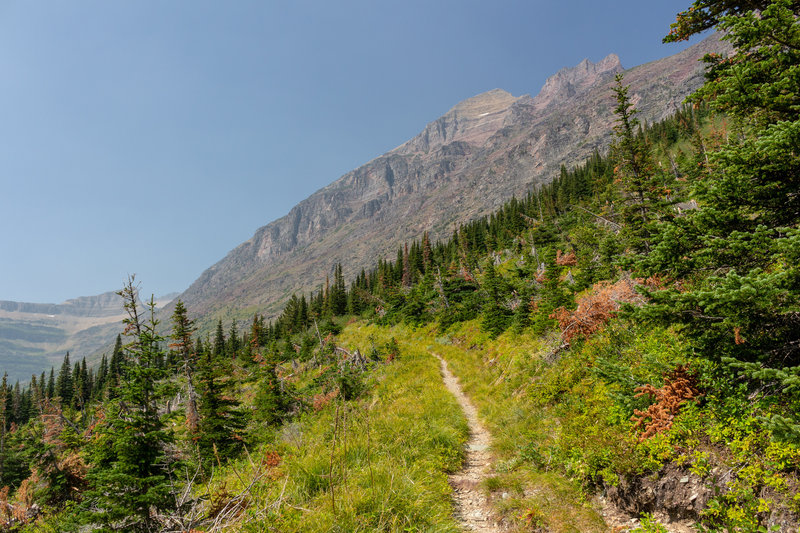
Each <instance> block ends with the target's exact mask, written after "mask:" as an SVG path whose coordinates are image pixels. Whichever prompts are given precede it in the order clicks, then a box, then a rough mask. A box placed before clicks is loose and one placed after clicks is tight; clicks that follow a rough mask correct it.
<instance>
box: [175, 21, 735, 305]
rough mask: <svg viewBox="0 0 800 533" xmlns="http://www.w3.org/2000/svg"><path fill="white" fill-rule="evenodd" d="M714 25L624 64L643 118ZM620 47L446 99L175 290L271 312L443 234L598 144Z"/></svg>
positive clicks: (666, 106)
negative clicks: (388, 146)
mask: <svg viewBox="0 0 800 533" xmlns="http://www.w3.org/2000/svg"><path fill="white" fill-rule="evenodd" d="M721 50H724V45H723V44H722V43H720V42H719V39H718V37H717V36H712V37H709V38H708V39H706V40H705V41H703V42H701V43H698V44H696V45H694V46H693V47H690V48H688V49H686V50H685V51H683V52H681V53H678V54H676V55H674V56H671V57H668V58H665V59H662V60H659V61H655V62H652V63H648V64H645V65H641V66H639V67H635V68H633V69H630V70H628V71H625V83H626V84H629V85H631V90H630V93H629V94H630V95H631V97H632V99H633V101H634V103H635V104H636V106H637V108H638V109H639V110H640V112H641V118H642V119H645V120H648V121H655V120H660V119H663V118H665V117H667V116H669V115H670V114H671V113H673V112H674V111H675V110H676V109H677V108H678V107H679V106H680V105H681V102H682V101H683V99H684V98H685V97H686V96H687V95H688V94H689V93H691V92H692V91H693V90H694V89H696V88H697V87H698V86H699V85H700V84H701V83H702V80H703V65H702V63H701V62H699V60H700V58H702V57H703V56H704V55H705V54H706V53H709V52H712V51H721ZM622 70H623V69H622V66H621V65H620V62H619V58H618V57H617V56H616V55H613V54H612V55H609V56H608V57H606V58H605V59H603V60H602V61H600V62H598V63H592V62H590V61H588V60H584V61H582V62H581V63H580V64H578V65H577V66H575V67H572V68H568V69H563V70H561V71H559V72H558V73H556V74H555V75H554V76H552V77H551V78H549V79H548V80H547V82H546V83H545V85H544V87H543V88H542V90H541V92H540V93H539V94H538V95H537V96H536V97H534V98H531V97H530V96H520V97H514V96H512V95H511V94H509V93H507V92H505V91H503V90H500V89H495V90H492V91H489V92H487V93H484V94H480V95H478V96H475V97H473V98H470V99H468V100H466V101H464V102H461V103H460V104H458V105H456V106H455V107H454V108H452V109H451V110H450V111H448V112H447V113H446V114H445V115H443V116H442V117H441V118H439V119H437V120H435V121H434V122H431V123H430V124H428V125H427V126H426V127H425V129H424V130H423V131H422V132H421V133H420V134H419V135H417V136H416V137H414V138H413V139H411V140H409V141H408V142H406V143H405V144H403V145H401V146H399V147H397V148H396V149H394V150H392V151H390V152H388V153H386V154H384V155H382V156H380V157H378V158H376V159H374V160H372V161H370V162H368V163H366V164H365V165H363V166H362V167H360V168H358V169H356V170H353V171H351V172H348V173H347V174H345V175H344V176H342V177H341V178H339V179H338V180H336V181H334V182H333V183H331V184H330V185H328V186H327V187H325V188H323V189H321V190H319V191H317V192H316V193H314V194H313V195H311V196H310V197H309V198H307V199H306V200H303V201H302V202H300V203H299V204H298V205H296V206H295V207H294V208H293V209H292V210H291V211H290V212H289V214H288V215H286V216H285V217H283V218H280V219H278V220H276V221H274V222H271V223H269V224H268V225H266V226H264V227H262V228H259V229H258V230H257V231H256V232H255V235H254V236H253V237H252V238H251V239H250V240H248V241H247V242H244V243H242V244H241V245H240V246H238V247H237V248H235V249H234V250H232V251H231V252H230V253H229V254H228V255H227V256H226V257H225V258H224V259H222V260H221V261H219V262H218V263H217V264H215V265H214V266H212V267H211V268H209V269H208V270H206V271H205V272H204V273H203V274H202V275H201V276H200V278H199V279H198V280H197V281H195V282H194V283H193V284H192V285H191V287H189V289H188V290H187V291H186V292H185V293H184V294H183V295H181V299H182V300H183V301H184V302H185V303H186V304H187V306H188V307H189V309H190V311H192V312H193V314H196V315H204V316H205V317H206V320H208V321H215V320H216V318H217V317H224V318H226V320H227V319H229V317H230V316H235V317H238V318H244V317H245V316H246V315H247V314H250V313H253V312H255V311H258V312H261V313H265V314H267V315H268V316H271V315H274V314H276V313H277V312H278V311H279V310H280V308H281V307H282V305H283V303H284V302H285V301H286V299H287V298H288V297H290V296H291V294H292V293H293V292H299V291H308V290H310V289H317V288H319V287H320V285H321V284H322V283H324V280H325V277H326V275H328V274H330V273H331V272H332V269H333V266H334V265H335V264H336V263H337V262H341V263H342V264H343V267H344V273H345V276H346V277H350V276H353V275H354V274H355V273H357V272H358V271H359V270H360V269H361V268H370V267H372V266H373V265H375V264H376V262H377V260H378V258H379V257H388V256H392V254H393V253H394V252H395V251H396V249H397V247H398V246H400V245H401V244H402V243H403V241H406V240H411V239H415V238H420V236H421V235H422V232H423V231H428V232H430V234H431V236H432V237H433V238H434V239H436V238H444V237H447V236H449V235H450V234H451V233H452V230H453V228H454V226H455V225H458V224H460V223H463V222H466V221H468V220H470V219H473V218H475V217H479V216H482V215H485V214H488V213H491V212H492V211H493V210H495V209H496V208H497V207H498V206H500V205H501V204H502V202H504V201H506V200H508V199H509V198H511V196H512V195H517V196H520V195H524V194H526V193H527V192H528V191H530V190H531V189H533V188H536V187H538V186H540V185H541V184H543V183H547V182H549V181H551V180H552V179H553V178H554V177H555V176H556V175H557V174H558V171H559V168H560V166H561V165H562V164H564V165H566V166H567V167H569V166H571V165H573V164H576V163H579V162H582V161H583V160H584V159H585V158H586V157H588V156H589V155H590V154H591V153H592V151H593V150H595V149H600V150H604V149H605V148H606V147H607V145H608V143H609V141H610V140H611V136H612V126H613V123H614V115H613V109H614V107H615V101H614V95H613V92H612V90H611V88H612V86H613V83H614V82H613V78H614V75H615V74H616V73H618V72H621V71H622Z"/></svg>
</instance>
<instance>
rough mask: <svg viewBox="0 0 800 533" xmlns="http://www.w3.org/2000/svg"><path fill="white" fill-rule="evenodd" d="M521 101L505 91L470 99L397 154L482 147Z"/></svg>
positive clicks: (437, 120) (488, 92)
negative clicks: (460, 144)
mask: <svg viewBox="0 0 800 533" xmlns="http://www.w3.org/2000/svg"><path fill="white" fill-rule="evenodd" d="M519 99H520V97H516V96H513V95H512V94H510V93H508V92H506V91H504V90H502V89H492V90H491V91H487V92H485V93H481V94H478V95H476V96H473V97H470V98H467V99H466V100H464V101H462V102H460V103H459V104H457V105H456V106H455V107H453V108H452V109H450V111H448V112H447V113H445V114H444V115H442V116H441V117H439V118H438V119H436V120H435V121H434V122H431V123H430V124H428V125H427V126H426V127H425V129H424V130H422V133H420V134H419V135H417V136H416V137H414V138H413V139H411V140H410V141H408V142H407V143H405V144H403V145H401V146H399V147H398V148H395V150H394V151H393V152H394V153H398V154H411V153H420V152H422V153H427V152H430V151H432V150H436V149H438V148H440V147H442V146H444V145H447V144H451V143H454V142H456V141H460V142H466V143H469V144H472V145H476V146H479V145H481V144H483V143H484V142H485V141H486V140H487V139H488V138H489V137H491V136H492V135H493V134H494V133H495V132H496V131H497V130H499V129H500V128H502V127H503V126H505V125H506V122H507V118H508V115H509V114H510V110H511V107H512V105H513V104H514V103H515V102H517V101H518V100H519Z"/></svg>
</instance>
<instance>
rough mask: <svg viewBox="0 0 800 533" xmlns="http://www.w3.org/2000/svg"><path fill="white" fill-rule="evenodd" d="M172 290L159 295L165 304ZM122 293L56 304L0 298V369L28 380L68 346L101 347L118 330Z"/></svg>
mask: <svg viewBox="0 0 800 533" xmlns="http://www.w3.org/2000/svg"><path fill="white" fill-rule="evenodd" d="M175 296H176V294H171V295H166V296H164V297H162V298H159V300H158V305H159V306H164V305H166V304H167V303H169V301H170V300H171V299H172V298H173V297H175ZM123 318H124V311H123V308H122V299H121V298H120V297H119V296H118V295H117V294H116V293H115V292H106V293H103V294H100V295H97V296H84V297H80V298H75V299H71V300H67V301H65V302H63V303H61V304H40V303H24V302H12V301H0V371H5V372H7V373H8V378H9V380H10V381H11V382H12V383H13V382H14V381H16V380H20V381H27V380H29V379H30V377H31V375H32V374H37V375H38V374H39V373H41V372H42V370H43V369H46V368H49V367H50V366H51V365H54V366H58V365H60V364H61V360H62V358H63V357H64V354H65V353H66V352H67V351H69V352H71V353H72V354H74V356H75V357H78V358H80V357H86V356H89V355H91V354H93V353H95V352H97V351H98V350H101V349H103V348H104V347H105V346H107V345H109V344H110V343H112V342H113V341H114V337H115V336H116V335H117V334H118V333H120V332H121V331H122V319H123Z"/></svg>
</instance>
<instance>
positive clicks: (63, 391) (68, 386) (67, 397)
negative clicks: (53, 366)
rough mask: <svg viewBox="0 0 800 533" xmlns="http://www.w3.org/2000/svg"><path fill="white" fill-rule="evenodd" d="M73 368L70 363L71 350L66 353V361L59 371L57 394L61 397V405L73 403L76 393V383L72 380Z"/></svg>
mask: <svg viewBox="0 0 800 533" xmlns="http://www.w3.org/2000/svg"><path fill="white" fill-rule="evenodd" d="M72 373H73V369H72V366H70V363H69V352H67V353H66V355H64V361H63V362H62V363H61V371H60V372H59V373H58V380H57V381H56V394H57V395H58V397H59V398H61V405H63V406H69V405H71V404H72V396H73V394H74V384H73V382H72Z"/></svg>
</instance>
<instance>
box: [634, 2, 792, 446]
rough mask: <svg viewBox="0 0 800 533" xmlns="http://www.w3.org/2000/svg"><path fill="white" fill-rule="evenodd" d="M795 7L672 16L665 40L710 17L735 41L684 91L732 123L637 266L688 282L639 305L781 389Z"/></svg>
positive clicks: (728, 7) (785, 432)
mask: <svg viewBox="0 0 800 533" xmlns="http://www.w3.org/2000/svg"><path fill="white" fill-rule="evenodd" d="M798 17H800V5H798V4H797V3H796V2H792V1H790V0H774V1H770V2H737V1H729V0H698V1H697V2H695V3H694V4H693V6H692V9H690V10H689V11H686V12H684V13H682V14H680V15H679V17H678V21H677V22H676V23H675V24H674V25H673V31H672V32H671V34H670V35H669V36H667V38H666V40H679V39H682V38H687V37H688V36H690V35H692V34H694V33H697V32H698V31H700V30H701V29H702V28H705V27H709V26H715V25H716V26H717V27H718V28H719V29H721V30H724V31H726V32H727V34H726V35H725V37H724V39H727V40H728V41H730V42H731V43H732V44H733V45H734V52H733V54H732V55H731V56H730V57H728V58H723V57H719V56H710V57H708V58H707V60H708V61H709V63H710V69H709V72H708V75H707V81H706V83H705V85H704V86H703V87H702V88H701V89H700V90H699V91H698V92H697V93H696V94H695V95H694V96H693V99H694V100H695V101H698V100H701V99H705V100H707V101H708V102H710V104H711V106H712V108H713V109H715V110H717V111H721V112H724V113H725V114H727V115H728V116H729V117H730V118H732V119H733V120H734V121H735V123H736V124H738V128H739V129H740V131H739V132H738V133H739V134H738V135H730V136H728V139H727V140H726V142H724V143H723V144H722V145H721V146H720V147H719V148H718V149H716V150H713V151H708V152H706V154H705V156H706V157H707V162H705V164H704V165H703V167H702V169H701V174H700V176H699V178H700V179H698V180H697V181H696V182H695V184H694V197H695V198H696V199H697V201H698V203H699V204H700V206H701V208H700V209H698V210H696V211H692V212H689V213H688V214H687V215H686V216H684V217H679V218H677V219H676V220H675V221H672V222H670V223H667V224H664V225H663V227H662V228H661V230H660V233H659V235H658V238H657V240H656V242H654V247H653V253H652V254H651V256H650V257H649V258H647V259H646V260H644V261H643V262H642V265H641V268H642V271H643V272H644V273H645V274H649V273H659V274H666V275H670V276H671V277H673V278H677V279H684V280H686V281H690V282H691V283H688V284H686V285H685V286H684V290H681V291H678V290H676V289H667V290H662V291H658V292H655V293H654V294H653V295H652V296H653V299H654V303H653V305H650V306H648V307H647V308H645V309H644V311H643V312H644V314H645V315H646V316H648V317H650V318H654V319H658V320H662V321H666V322H668V323H673V322H677V323H679V324H681V325H682V326H683V328H684V331H685V332H686V334H688V335H689V336H690V337H691V338H692V340H693V342H694V344H695V347H696V349H697V350H698V352H699V353H701V354H704V355H705V356H706V357H708V358H709V359H711V360H714V361H718V362H719V361H720V360H721V361H723V362H724V363H726V364H728V365H729V366H730V367H732V368H734V369H737V370H738V371H740V372H743V373H744V375H745V376H748V377H749V378H750V379H751V380H753V381H752V383H753V384H754V387H755V386H758V387H763V386H764V384H765V383H766V384H768V385H769V386H770V387H775V388H777V389H778V390H781V389H782V390H783V391H784V392H785V393H786V394H789V395H790V397H791V395H792V394H796V393H795V392H793V391H797V384H798V383H800V314H799V313H798V312H797V309H799V308H800V228H799V226H800V158H798V157H797V154H798V153H800V91H797V82H796V80H797V79H798V76H800V29H799V25H798ZM703 273H712V274H711V275H704V276H700V277H699V276H698V275H699V274H703ZM698 277H699V279H698ZM785 414H786V416H783V415H776V416H775V417H773V419H772V423H771V427H772V428H773V430H775V432H776V434H777V435H780V436H782V437H784V438H787V439H791V440H795V441H798V442H800V424H799V423H798V420H797V416H796V412H795V413H785Z"/></svg>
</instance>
